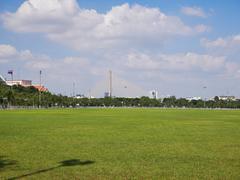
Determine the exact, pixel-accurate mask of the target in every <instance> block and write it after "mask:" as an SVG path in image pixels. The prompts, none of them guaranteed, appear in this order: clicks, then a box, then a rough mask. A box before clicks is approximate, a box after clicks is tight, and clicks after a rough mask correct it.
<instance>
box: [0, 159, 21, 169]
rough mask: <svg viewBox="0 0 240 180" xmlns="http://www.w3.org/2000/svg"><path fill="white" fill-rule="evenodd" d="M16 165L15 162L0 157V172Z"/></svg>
mask: <svg viewBox="0 0 240 180" xmlns="http://www.w3.org/2000/svg"><path fill="white" fill-rule="evenodd" d="M16 164H17V161H15V160H11V159H7V157H6V156H0V171H3V170H5V169H6V168H11V167H13V166H15V165H16Z"/></svg>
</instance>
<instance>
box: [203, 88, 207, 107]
mask: <svg viewBox="0 0 240 180" xmlns="http://www.w3.org/2000/svg"><path fill="white" fill-rule="evenodd" d="M203 89H204V90H205V89H207V86H204V87H203ZM205 96H206V94H205V92H204V99H203V102H204V105H203V106H204V108H206V97H205Z"/></svg>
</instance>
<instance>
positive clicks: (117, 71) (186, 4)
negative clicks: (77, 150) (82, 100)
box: [0, 0, 240, 97]
mask: <svg viewBox="0 0 240 180" xmlns="http://www.w3.org/2000/svg"><path fill="white" fill-rule="evenodd" d="M239 7H240V1H238V0H230V1H217V0H212V1H200V0H199V1H196V0H181V1H180V0H158V1H157V0H156V1H147V0H139V1H126V0H125V1H124V0H115V1H101V2H99V1H95V0H93V1H80V0H79V1H76V0H49V1H44V2H43V1H40V0H26V1H24V0H11V1H7V0H6V1H0V16H1V19H0V74H2V75H3V76H4V77H6V78H9V77H8V76H7V74H6V72H7V71H8V70H9V69H13V70H14V74H15V78H18V79H19V78H20V79H32V80H33V81H34V82H35V83H38V72H39V70H42V71H43V76H44V83H45V86H47V87H48V88H49V89H50V90H51V91H52V92H55V93H63V94H67V95H70V94H71V92H72V84H73V82H74V83H75V84H76V92H78V93H81V94H82V93H84V94H86V95H87V94H88V93H89V92H90V93H91V94H92V95H93V96H102V95H103V93H104V91H108V86H107V74H108V70H109V69H112V71H113V75H114V82H115V85H114V90H115V95H116V96H131V97H132V96H142V95H148V94H149V93H148V92H149V91H150V90H153V89H155V90H157V91H158V92H159V94H160V96H166V95H176V96H177V97H187V96H202V97H203V96H207V97H211V96H214V95H235V96H238V97H240V93H239V92H240V91H239V90H240V87H239V86H238V85H237V83H238V82H239V80H240V62H239V61H240V60H239V57H240V53H239V50H240V23H239V22H238V21H239V20H238V17H240V11H239ZM126 85H127V87H128V88H127V89H126V88H124V87H125V86H126ZM203 86H207V89H203V88H202V87H203Z"/></svg>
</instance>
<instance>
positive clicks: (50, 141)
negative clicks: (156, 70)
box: [0, 108, 240, 180]
mask: <svg viewBox="0 0 240 180" xmlns="http://www.w3.org/2000/svg"><path fill="white" fill-rule="evenodd" d="M21 178H23V179H66V180H67V179H231V180H232V179H240V111H237V110H177V109H127V108H125V109H124V108H123V109H121V108H119V109H90V108H85V109H58V110H13V111H0V179H21Z"/></svg>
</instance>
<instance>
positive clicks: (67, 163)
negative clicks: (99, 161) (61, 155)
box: [8, 159, 95, 180]
mask: <svg viewBox="0 0 240 180" xmlns="http://www.w3.org/2000/svg"><path fill="white" fill-rule="evenodd" d="M93 163H95V162H94V161H90V160H86V161H81V160H79V159H69V160H65V161H61V162H59V165H58V166H55V167H51V168H47V169H41V170H38V171H35V172H32V173H29V174H24V175H21V176H16V177H12V178H9V179H8V180H15V179H21V178H25V177H28V176H33V175H36V174H40V173H45V172H48V171H52V170H54V169H57V168H61V167H69V166H84V165H90V164H93Z"/></svg>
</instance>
